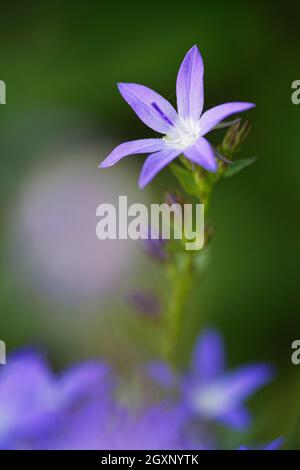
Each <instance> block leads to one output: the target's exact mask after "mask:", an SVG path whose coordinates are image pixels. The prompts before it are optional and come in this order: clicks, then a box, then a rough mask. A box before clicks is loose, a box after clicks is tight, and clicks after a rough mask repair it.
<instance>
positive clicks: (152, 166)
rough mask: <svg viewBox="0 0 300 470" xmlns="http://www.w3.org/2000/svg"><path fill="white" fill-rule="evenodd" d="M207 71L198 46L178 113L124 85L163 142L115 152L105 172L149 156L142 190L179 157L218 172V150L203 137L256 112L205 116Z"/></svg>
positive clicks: (181, 77)
mask: <svg viewBox="0 0 300 470" xmlns="http://www.w3.org/2000/svg"><path fill="white" fill-rule="evenodd" d="M203 73H204V66H203V60H202V57H201V54H200V52H199V50H198V48H197V46H193V47H192V48H191V49H190V50H189V51H188V53H187V54H186V56H185V58H184V59H183V62H182V64H181V66H180V68H179V72H178V75H177V83H176V95H177V108H178V112H176V110H175V109H174V107H173V106H172V105H171V104H170V103H169V102H168V101H167V100H166V99H165V98H163V97H162V96H161V95H159V94H158V93H156V92H155V91H153V90H151V89H150V88H148V87H146V86H144V85H138V84H135V83H119V84H118V87H119V91H120V93H121V95H122V96H123V98H124V99H125V100H126V101H127V103H128V104H129V106H131V107H132V109H133V110H134V111H135V113H136V114H137V115H138V117H139V118H140V119H141V121H143V122H144V123H145V124H146V125H147V126H148V127H150V128H151V129H154V130H155V131H157V132H159V133H161V134H164V137H162V138H156V139H140V140H133V141H130V142H124V143H123V144H120V145H119V146H118V147H116V148H115V149H114V150H113V151H112V152H111V153H110V154H109V155H108V157H106V159H105V160H104V161H103V162H102V163H101V165H100V167H101V168H105V167H109V166H112V165H114V164H115V163H117V162H118V161H119V160H121V159H122V158H124V157H126V156H128V155H134V154H145V153H146V154H150V155H149V156H148V158H147V159H146V161H145V163H144V166H143V168H142V171H141V174H140V178H139V186H140V187H141V188H143V187H145V186H146V185H147V184H148V183H149V182H150V181H151V180H152V179H153V178H154V177H155V176H156V174H157V173H158V172H159V171H161V170H162V169H163V168H164V167H165V166H166V165H168V164H169V163H171V162H172V161H173V160H174V159H175V158H176V157H178V156H179V155H180V154H183V155H184V156H185V157H186V158H188V159H189V160H191V161H192V162H193V163H196V164H197V165H200V166H201V167H203V168H205V169H206V170H208V171H212V172H215V171H216V170H217V162H216V159H215V155H214V151H213V149H212V147H211V145H210V144H209V142H208V141H207V140H206V139H205V138H204V136H205V135H206V134H207V133H208V132H209V131H211V130H212V129H214V128H215V127H216V126H217V125H218V124H219V123H220V122H221V121H223V119H225V118H227V117H228V116H230V115H232V114H235V113H240V112H241V111H246V110H247V109H249V108H252V107H253V106H254V104H252V103H242V102H234V103H225V104H221V105H219V106H216V107H214V108H211V109H209V110H208V111H205V112H204V113H203V114H202V110H203V102H204V94H203Z"/></svg>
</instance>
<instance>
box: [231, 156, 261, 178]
mask: <svg viewBox="0 0 300 470" xmlns="http://www.w3.org/2000/svg"><path fill="white" fill-rule="evenodd" d="M255 161H256V157H252V158H241V159H240V160H236V161H235V162H234V163H233V164H232V165H230V166H228V167H227V168H226V170H225V171H224V173H223V176H225V178H230V177H231V176H233V175H235V174H236V173H239V172H240V171H241V170H243V169H244V168H246V167H247V166H249V165H252V163H254V162H255Z"/></svg>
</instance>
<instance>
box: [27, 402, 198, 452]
mask: <svg viewBox="0 0 300 470" xmlns="http://www.w3.org/2000/svg"><path fill="white" fill-rule="evenodd" d="M130 411H131V412H130ZM132 411H133V410H128V409H126V408H124V407H122V406H120V405H118V404H117V403H116V402H111V406H107V404H105V403H103V401H102V402H101V401H95V402H91V403H88V404H87V405H86V406H84V407H82V408H81V409H80V410H79V411H76V410H75V412H74V413H73V414H72V415H71V416H70V417H69V419H68V420H66V421H65V423H63V424H64V425H63V426H62V427H61V428H59V429H55V431H54V432H53V431H52V432H51V433H48V435H47V434H46V435H44V436H41V437H40V439H38V440H37V442H36V444H35V448H36V449H42V450H45V449H46V450H53V449H55V450H61V449H64V450H81V449H87V450H107V449H110V450H133V449H134V450H137V449H141V450H160V449H191V448H194V447H191V446H190V445H189V443H188V441H187V440H186V438H185V437H184V436H183V434H182V428H183V425H184V423H185V417H184V414H183V413H182V410H180V409H179V408H176V407H175V408H172V407H170V406H168V404H167V403H165V402H163V403H160V404H158V405H155V406H151V407H149V408H147V409H146V410H143V412H141V413H138V414H136V413H133V412H132Z"/></svg>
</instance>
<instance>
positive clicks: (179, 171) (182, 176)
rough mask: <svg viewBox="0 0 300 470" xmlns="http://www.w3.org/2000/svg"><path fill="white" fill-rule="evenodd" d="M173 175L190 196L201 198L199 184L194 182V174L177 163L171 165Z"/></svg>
mask: <svg viewBox="0 0 300 470" xmlns="http://www.w3.org/2000/svg"><path fill="white" fill-rule="evenodd" d="M169 168H170V169H171V171H172V173H173V175H174V176H175V178H176V179H177V180H178V181H179V183H180V184H181V186H182V188H183V189H184V190H185V191H186V192H187V193H188V194H189V195H190V196H199V189H198V187H197V184H196V182H195V180H194V176H193V173H192V172H190V171H188V170H186V169H185V168H183V167H182V166H180V165H178V164H177V163H171V165H169Z"/></svg>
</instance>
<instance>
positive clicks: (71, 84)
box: [0, 0, 300, 448]
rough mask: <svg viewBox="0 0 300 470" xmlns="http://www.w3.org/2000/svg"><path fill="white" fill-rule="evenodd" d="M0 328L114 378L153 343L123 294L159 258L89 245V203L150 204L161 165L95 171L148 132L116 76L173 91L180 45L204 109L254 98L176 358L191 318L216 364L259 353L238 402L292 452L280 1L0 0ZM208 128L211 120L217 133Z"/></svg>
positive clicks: (295, 137)
mask: <svg viewBox="0 0 300 470" xmlns="http://www.w3.org/2000/svg"><path fill="white" fill-rule="evenodd" d="M1 17H2V21H1V29H0V57H1V68H0V70H1V76H0V79H2V80H4V81H5V82H6V86H7V104H6V105H1V106H0V155H1V185H0V194H1V201H0V214H1V245H0V257H1V265H0V312H1V323H0V338H1V339H3V340H5V342H6V344H7V347H8V350H9V351H10V350H13V349H15V348H17V347H20V346H23V345H27V344H30V345H32V344H33V345H35V346H37V347H39V348H41V349H43V350H45V351H46V352H47V354H48V355H49V357H50V359H51V362H52V363H53V364H54V365H55V367H57V368H60V367H63V366H65V365H67V364H69V363H72V362H74V361H77V360H81V359H84V358H88V357H91V356H93V357H95V356H101V357H106V358H108V359H109V361H110V362H111V363H112V364H114V366H115V367H116V368H117V369H118V370H119V371H120V372H121V373H123V374H124V375H126V374H129V375H130V373H131V370H132V368H134V366H135V365H136V364H138V363H139V362H140V361H142V360H143V359H145V358H148V357H153V356H155V354H157V351H156V344H155V336H153V335H155V325H154V324H153V321H152V320H147V321H146V323H145V320H144V319H142V318H141V317H140V316H139V314H138V313H137V312H134V311H132V308H131V307H130V306H129V305H128V303H127V302H126V297H127V294H128V292H130V291H131V290H133V289H139V288H143V289H147V290H150V291H154V292H156V293H158V294H159V292H162V291H163V290H164V278H163V272H162V269H161V268H160V267H158V266H156V265H154V264H152V263H151V261H150V260H149V259H147V258H146V257H145V256H144V255H143V253H142V252H141V250H140V247H139V246H138V243H134V242H129V241H125V242H122V243H121V242H117V241H111V242H105V243H104V242H100V241H99V240H97V239H96V237H95V227H96V216H95V211H96V207H97V205H98V204H99V203H101V202H113V201H116V200H117V198H118V195H119V194H127V195H128V197H129V200H131V201H132V202H136V201H138V202H145V203H149V202H150V201H160V200H161V199H162V198H163V197H164V193H165V191H167V190H172V188H173V187H174V185H175V180H174V179H173V178H172V177H171V175H170V174H169V172H168V170H165V171H164V172H163V173H162V174H160V175H159V176H158V177H157V179H156V180H155V181H154V183H153V184H152V185H150V186H149V187H147V188H146V189H145V190H144V191H142V192H141V191H139V190H138V188H137V176H138V172H139V169H140V167H141V161H142V160H143V157H136V158H129V159H128V160H124V161H123V162H122V163H121V164H120V165H118V166H116V167H114V168H112V169H108V170H105V171H104V170H103V171H102V170H100V169H98V168H97V165H98V164H99V163H100V162H101V160H102V159H103V158H104V157H105V155H106V154H107V152H108V151H109V150H111V149H112V148H113V146H114V145H116V144H118V143H119V142H121V141H123V140H131V139H135V138H142V137H148V136H151V131H150V130H149V129H147V128H146V127H145V126H144V125H143V124H142V123H140V122H139V120H138V119H137V118H136V117H135V116H134V114H133V112H132V111H131V110H130V108H129V107H128V106H127V104H126V103H125V102H124V101H123V100H122V98H121V97H120V95H119V94H118V91H117V88H116V83H117V82H119V81H125V82H126V81H129V82H130V81H133V82H137V83H142V84H145V85H148V86H150V87H152V88H154V89H155V90H157V91H159V92H160V93H161V94H163V95H164V96H166V97H168V98H170V100H171V101H173V102H175V79H176V73H177V70H178V67H179V64H180V62H181V60H182V58H183V56H184V54H185V53H186V51H187V50H188V49H189V48H190V47H191V46H192V45H193V44H195V43H196V44H197V45H198V46H199V49H200V51H201V53H202V55H203V58H204V62H205V106H206V108H209V107H211V106H214V105H217V104H219V103H222V102H225V101H235V100H241V101H243V100H244V101H253V102H255V103H256V104H257V107H256V109H255V110H254V111H251V114H250V113H249V117H250V119H251V120H252V123H253V131H252V133H251V136H250V138H249V140H248V142H247V143H246V145H245V146H244V150H243V156H245V157H250V156H256V157H257V158H258V159H257V162H256V164H255V165H253V166H251V167H250V168H248V169H246V170H244V171H243V172H242V173H240V174H239V175H238V176H236V177H235V178H232V179H227V180H224V181H222V182H221V183H220V184H218V186H217V188H216V190H215V192H214V196H213V202H212V208H211V213H210V218H211V219H212V220H213V222H214V225H215V231H216V233H215V239H214V242H213V245H212V247H211V259H210V267H209V270H208V274H207V276H206V277H205V279H204V280H203V281H202V282H201V283H200V282H199V285H197V286H196V288H195V290H194V297H193V298H192V299H191V301H190V305H189V308H188V310H187V311H186V316H185V320H186V321H185V325H184V330H183V332H182V349H181V350H182V358H181V362H182V365H183V366H184V364H185V363H186V362H187V361H188V355H189V352H190V350H191V347H192V344H193V341H194V339H195V337H196V335H197V332H198V331H199V329H200V328H201V327H202V326H204V325H214V326H217V327H219V328H220V329H221V331H222V332H223V334H224V336H225V340H226V343H227V347H228V354H229V364H230V365H231V366H235V365H239V364H241V363H242V362H245V361H250V362H251V361H257V360H264V361H270V362H272V363H274V364H275V365H276V367H277V370H278V374H277V379H276V381H275V382H274V383H273V384H272V385H271V386H269V387H267V388H266V390H265V391H263V392H261V393H259V394H258V395H257V397H256V398H255V399H253V400H252V407H253V409H254V410H256V411H257V415H258V417H257V420H256V422H255V426H256V428H257V436H258V437H259V438H261V440H262V441H264V440H268V439H269V438H273V437H276V435H286V436H288V441H289V445H292V446H293V447H298V448H300V426H299V425H298V417H300V366H299V368H297V366H293V365H292V363H291V359H290V357H291V352H292V350H291V343H292V341H293V340H294V339H299V338H300V316H299V235H300V225H299V222H298V216H299V202H300V201H299V196H300V189H299V188H300V185H299V180H300V158H299V157H300V155H299V144H300V142H299V122H300V105H299V106H295V105H293V104H292V102H291V93H292V90H291V83H292V81H293V80H296V79H300V68H299V40H300V31H299V28H298V18H297V14H296V11H295V9H294V7H293V6H292V5H289V3H288V2H281V5H280V3H279V2H278V3H276V2H275V3H274V2H268V1H265V2H235V1H226V2H224V1H223V2H218V1H214V2H207V1H205V2H204V1H197V2H196V1H195V2H192V1H189V0H186V1H185V2H182V1H178V2H177V1H175V0H174V1H172V2H169V1H165V2H155V1H152V2H148V3H147V2H146V3H145V2H140V1H129V2H102V1H97V2H93V1H90V2H68V1H65V2H63V3H62V2H57V1H53V0H51V1H50V0H49V1H48V0H45V1H43V2H39V3H38V2H33V1H32V2H30V1H29V2H26V3H23V4H20V3H18V2H1ZM219 136H220V137H221V136H222V133H221V132H220V133H219Z"/></svg>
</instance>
